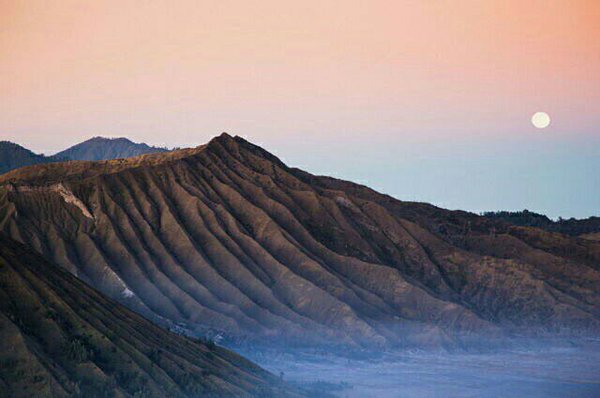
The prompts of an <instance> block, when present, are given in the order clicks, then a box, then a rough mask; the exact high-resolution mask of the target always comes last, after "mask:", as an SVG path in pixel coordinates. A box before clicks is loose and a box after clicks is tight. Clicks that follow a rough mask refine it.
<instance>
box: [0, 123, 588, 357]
mask: <svg viewBox="0 0 600 398" xmlns="http://www.w3.org/2000/svg"><path fill="white" fill-rule="evenodd" d="M184 151H185V150H184ZM187 151H188V152H177V151H176V152H174V153H170V154H164V155H163V154H158V155H145V156H147V157H141V158H134V159H133V160H131V159H130V160H126V161H123V162H122V163H121V165H119V162H114V161H113V162H112V163H109V164H108V166H107V167H108V168H110V169H112V170H113V171H114V170H116V171H115V172H95V171H94V172H88V173H87V174H86V172H85V170H84V172H82V171H81V170H76V172H74V173H72V174H71V175H69V176H68V178H66V179H65V178H58V179H57V182H58V180H61V183H62V184H63V186H64V189H65V191H57V190H56V189H55V190H49V189H47V188H44V181H45V182H48V178H47V177H48V176H49V175H51V174H52V171H55V170H63V171H61V172H64V170H66V172H67V173H68V172H69V166H70V165H71V163H65V164H57V165H43V166H38V167H37V168H36V167H33V168H28V169H23V170H21V171H18V172H15V173H12V174H8V175H5V176H3V177H2V178H1V181H2V185H3V186H2V188H0V230H3V231H5V232H6V233H8V234H9V235H11V236H13V237H14V238H16V239H17V240H21V241H24V242H25V243H27V244H29V245H31V246H32V247H34V248H35V249H36V250H37V251H39V252H40V253H43V254H44V255H45V256H47V257H48V258H51V259H54V260H55V261H56V262H57V263H59V264H60V265H62V266H63V267H65V268H67V269H68V270H70V271H71V272H73V273H75V274H77V275H78V276H80V277H81V278H83V279H84V280H86V281H88V282H90V283H91V284H92V285H94V286H96V287H98V288H99V289H100V290H102V291H103V292H105V293H107V294H108V295H109V296H111V297H113V298H116V299H119V300H120V301H122V302H124V303H126V304H128V305H129V306H130V307H131V308H134V309H135V310H137V311H139V312H141V313H144V314H150V315H154V316H161V317H164V318H167V319H170V320H172V321H173V322H179V323H181V324H183V325H184V326H185V327H186V328H188V329H190V331H191V332H193V333H194V332H199V330H201V329H202V328H205V327H209V328H215V329H218V330H221V331H225V332H226V333H227V334H229V335H230V338H231V339H232V340H236V339H242V340H244V339H247V338H251V339H254V338H257V339H261V340H267V341H270V342H271V343H274V342H282V344H286V345H290V344H292V345H294V344H296V345H305V344H306V345H320V344H326V345H329V346H331V345H332V344H340V345H350V346H362V347H364V346H379V345H383V346H398V345H400V346H403V345H416V346H428V345H430V346H449V345H455V344H460V343H459V342H458V341H459V340H460V336H462V335H469V334H476V333H482V334H487V335H489V336H495V335H501V334H504V333H506V332H508V333H522V332H529V331H531V332H536V333H539V332H544V333H545V332H551V333H555V332H560V331H561V330H567V331H569V330H573V331H577V330H582V331H583V332H585V333H588V332H594V331H597V330H598V327H599V319H598V318H599V312H600V306H599V305H598V304H599V303H600V295H599V292H598V283H597V282H598V281H600V274H599V270H598V268H599V259H600V245H598V244H597V243H594V242H592V241H585V242H584V241H583V240H578V239H573V238H570V237H567V236H564V235H560V234H553V233H549V232H545V231H542V230H537V229H532V228H526V227H515V226H511V225H508V224H506V223H502V222H498V221H496V220H492V219H488V218H485V217H480V216H477V215H474V214H472V213H466V212H461V211H448V210H444V209H440V208H437V207H435V206H432V205H428V204H423V203H415V202H403V201H399V200H396V199H394V198H392V197H390V196H387V195H382V194H379V193H377V192H375V191H373V190H371V189H370V188H367V187H364V186H361V185H358V184H354V183H351V182H346V181H342V180H337V179H333V178H329V177H319V176H313V175H310V174H309V173H306V172H304V171H301V170H299V169H294V168H290V167H287V166H286V165H285V164H284V163H283V162H281V161H280V160H279V159H277V158H276V157H275V156H273V155H271V154H270V153H268V152H267V151H265V150H264V149H262V148H260V147H258V146H256V145H253V144H251V143H249V142H247V141H246V140H244V139H242V138H240V137H231V136H229V135H226V134H225V135H221V136H219V137H217V138H214V139H212V140H211V141H210V142H209V143H208V144H206V145H204V146H201V147H198V148H194V149H189V150H187ZM153 156H155V157H153ZM161 156H162V157H161ZM165 159H166V161H165ZM99 165H102V166H99ZM105 165H106V163H102V162H99V163H98V162H96V163H85V166H86V167H88V168H89V167H91V169H94V168H100V169H102V170H104V169H103V167H104V166H105ZM123 165H124V166H123ZM130 166H133V167H130ZM84 169H85V168H84ZM48 170H50V171H48ZM86 170H87V169H86ZM88 171H89V170H88ZM59 175H60V176H62V177H64V175H63V174H60V173H59ZM28 184H29V185H28ZM36 184H37V185H36ZM61 192H62V193H61ZM66 198H70V199H69V201H68V200H67V199H66ZM73 198H76V199H77V200H78V201H79V202H80V204H81V205H82V206H84V207H85V209H87V210H88V211H89V214H90V215H91V216H92V217H91V218H90V217H87V216H86V215H85V213H84V212H83V211H82V207H81V206H78V205H77V203H78V202H77V201H75V200H74V199H73ZM125 289H127V291H130V292H132V293H133V295H132V296H128V297H125V296H124V295H123V292H125V291H126V290H125Z"/></svg>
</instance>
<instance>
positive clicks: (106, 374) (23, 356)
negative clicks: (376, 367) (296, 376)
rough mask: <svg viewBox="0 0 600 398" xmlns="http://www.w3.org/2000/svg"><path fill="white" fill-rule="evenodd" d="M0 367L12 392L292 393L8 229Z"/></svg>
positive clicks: (2, 267)
mask: <svg viewBox="0 0 600 398" xmlns="http://www.w3.org/2000/svg"><path fill="white" fill-rule="evenodd" d="M0 365H1V366H0V396H2V397H11V398H15V397H36V398H39V397H136V398H141V397H146V398H149V397H167V396H168V397H200V396H202V397H208V396H214V397H234V396H235V397H244V396H246V397H250V396H253V397H254V396H256V397H267V396H273V397H275V396H277V397H279V396H292V394H291V393H288V392H286V391H284V390H283V386H282V385H279V382H278V381H277V380H276V379H275V377H274V376H272V375H270V374H268V373H267V372H265V371H263V370H262V369H260V368H258V367H257V366H255V365H253V364H252V363H250V362H249V361H247V360H245V359H243V358H241V357H239V356H237V355H235V354H233V353H231V352H229V351H226V350H224V349H221V348H218V347H215V346H214V345H206V344H202V343H198V342H193V341H192V340H190V339H188V338H184V337H181V336H178V335H176V334H174V333H171V332H167V331H165V330H163V329H162V328H160V327H158V326H156V325H154V324H153V323H151V322H149V321H147V320H145V319H143V318H142V317H140V316H139V315H137V314H135V313H133V312H131V311H130V310H127V309H126V308H125V307H123V306H122V305H120V304H118V303H116V302H114V301H112V300H109V299H108V298H106V297H105V296H104V295H102V294H100V293H99V292H98V291H96V290H94V289H91V288H90V287H89V286H87V285H86V284H84V283H83V282H82V281H80V280H79V279H77V278H75V277H73V276H72V275H71V274H69V273H68V272H66V271H65V270H63V269H61V268H60V267H58V266H56V265H53V264H50V263H48V262H47V261H46V260H45V259H43V258H42V257H41V256H40V255H39V254H37V253H34V252H32V251H31V249H28V248H26V247H25V246H23V245H21V244H19V243H17V242H15V241H12V240H10V239H8V238H6V237H2V236H0ZM288 394H289V395H288Z"/></svg>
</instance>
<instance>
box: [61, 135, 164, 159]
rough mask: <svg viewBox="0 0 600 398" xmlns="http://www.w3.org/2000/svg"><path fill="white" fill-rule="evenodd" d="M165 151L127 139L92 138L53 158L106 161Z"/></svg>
mask: <svg viewBox="0 0 600 398" xmlns="http://www.w3.org/2000/svg"><path fill="white" fill-rule="evenodd" d="M167 151H168V150H167V149H165V148H157V147H152V146H149V145H147V144H144V143H141V144H138V143H135V142H132V141H130V140H129V139H127V138H104V137H94V138H90V139H89V140H87V141H84V142H82V143H80V144H77V145H74V146H72V147H70V148H68V149H65V150H64V151H62V152H59V153H57V154H56V155H55V156H57V157H61V158H66V159H71V160H108V159H121V158H129V157H132V156H139V155H145V154H147V153H156V152H167Z"/></svg>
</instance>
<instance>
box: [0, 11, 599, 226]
mask: <svg viewBox="0 0 600 398" xmlns="http://www.w3.org/2000/svg"><path fill="white" fill-rule="evenodd" d="M536 111H545V112H547V113H548V114H549V115H550V117H551V119H552V123H551V124H550V126H549V127H548V128H546V129H536V128H535V127H533V126H532V124H531V122H530V118H531V116H532V114H533V113H535V112H536ZM599 123H600V2H599V1H596V0H580V1H577V0H573V1H566V0H529V1H526V2H523V1H513V0H502V1H500V0H498V1H495V0H487V1H480V0H453V1H445V0H435V1H434V0H430V1H428V0H415V1H402V0H395V1H377V0H372V1H353V0H347V1H327V0H320V1H302V2H299V1H282V0H279V1H271V0H267V1H256V2H249V1H227V0H221V1H123V0H119V1H115V0H106V1H102V2H89V1H71V0H60V1H52V0H46V1H37V0H27V1H20V0H0V139H6V140H11V141H15V142H17V143H19V144H21V145H23V146H25V147H27V148H30V149H32V150H34V151H36V152H44V153H52V152H56V151H58V150H60V149H63V148H65V147H67V146H70V145H73V144H75V143H78V142H80V141H82V140H84V139H87V138H89V137H91V136H97V135H102V136H115V137H116V136H126V137H129V138H130V139H132V140H134V141H138V142H147V143H149V144H154V145H166V146H169V147H173V146H194V145H199V144H202V143H205V142H206V141H208V140H209V139H210V138H211V137H213V136H215V135H218V134H220V133H221V132H223V131H227V132H229V133H230V134H237V135H240V136H243V137H245V138H246V139H248V140H250V141H252V142H254V143H257V144H259V145H262V146H263V147H265V149H267V150H269V151H271V152H273V153H274V154H276V155H277V156H279V157H280V158H281V159H282V160H284V161H285V162H286V163H288V164H289V165H292V166H297V167H301V168H304V169H306V170H307V171H310V172H313V173H317V174H327V175H332V176H335V177H339V178H344V179H350V180H353V181H356V182H360V183H364V184H367V185H369V186H371V187H373V188H375V189H377V190H380V191H382V192H385V193H389V194H391V195H393V196H395V197H397V198H399V199H402V200H417V201H426V202H430V203H434V204H436V205H440V206H443V207H446V208H451V209H465V210H470V211H476V212H480V211H484V210H496V209H507V210H518V209H524V208H527V209H529V210H533V211H539V212H542V213H545V214H548V215H549V216H552V217H558V216H562V217H587V216H590V215H600V130H599V128H598V126H599Z"/></svg>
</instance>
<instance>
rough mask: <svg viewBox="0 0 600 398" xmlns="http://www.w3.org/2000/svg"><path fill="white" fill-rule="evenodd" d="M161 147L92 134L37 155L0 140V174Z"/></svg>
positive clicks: (101, 158) (126, 154)
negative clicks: (48, 153)
mask: <svg viewBox="0 0 600 398" xmlns="http://www.w3.org/2000/svg"><path fill="white" fill-rule="evenodd" d="M167 151H168V150H167V149H165V148H157V147H152V146H149V145H147V144H144V143H140V144H138V143H135V142H132V141H130V140H128V139H127V138H104V137H94V138H91V139H89V140H87V141H84V142H82V143H79V144H77V145H74V146H72V147H70V148H67V149H65V150H64V151H61V152H59V153H57V154H55V155H53V156H45V155H38V154H36V153H33V152H32V151H30V150H29V149H27V148H24V147H22V146H21V145H18V144H15V143H12V142H10V141H0V174H3V173H6V172H8V171H10V170H14V169H18V168H20V167H24V166H30V165H34V164H42V163H53V162H64V161H67V160H106V159H120V158H128V157H132V156H139V155H144V154H147V153H157V152H167Z"/></svg>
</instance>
